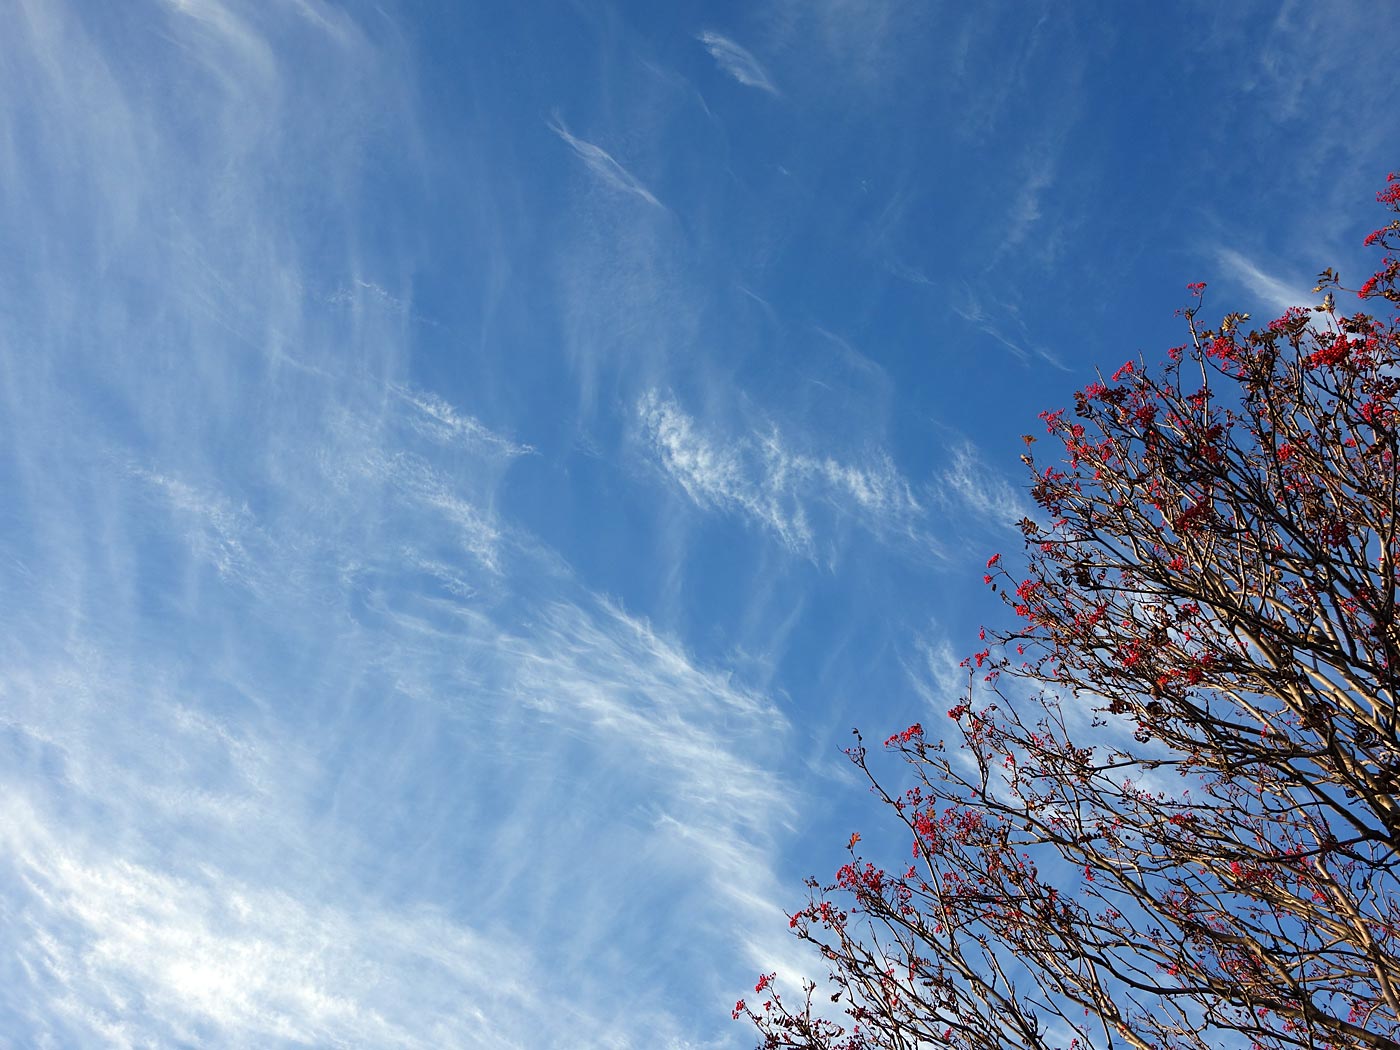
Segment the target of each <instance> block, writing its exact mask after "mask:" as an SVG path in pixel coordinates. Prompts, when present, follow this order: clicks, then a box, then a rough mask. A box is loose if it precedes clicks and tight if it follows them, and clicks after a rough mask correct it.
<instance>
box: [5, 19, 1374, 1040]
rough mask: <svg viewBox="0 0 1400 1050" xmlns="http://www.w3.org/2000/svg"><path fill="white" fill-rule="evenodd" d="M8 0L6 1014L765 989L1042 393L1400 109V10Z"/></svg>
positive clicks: (1286, 270)
mask: <svg viewBox="0 0 1400 1050" xmlns="http://www.w3.org/2000/svg"><path fill="white" fill-rule="evenodd" d="M0 16H3V24H4V26H5V30H4V39H3V42H0V243H3V245H4V246H5V250H4V252H3V253H0V493H3V499H0V944H3V945H4V946H5V947H4V949H3V951H0V1047H4V1048H10V1047H14V1048H31V1047H32V1048H70V1047H131V1048H135V1047H141V1048H187V1047H215V1048H225V1047H227V1048H240V1047H248V1048H284V1047H373V1048H406V1050H407V1048H412V1050H417V1048H425V1050H426V1048H435V1050H436V1048H442V1047H472V1048H483V1050H506V1048H535V1047H604V1048H617V1050H623V1048H638V1050H642V1048H647V1050H650V1048H662V1050H702V1048H704V1050H711V1048H713V1050H721V1048H726V1050H727V1048H741V1047H747V1046H751V1045H752V1044H753V1039H752V1036H751V1035H750V1033H749V1032H748V1031H747V1030H745V1029H744V1028H743V1027H742V1026H741V1025H738V1024H735V1023H733V1022H732V1021H731V1020H730V1017H729V1011H730V1009H731V1007H732V1005H733V1003H734V1000H735V999H736V998H739V997H740V996H742V995H743V994H744V993H745V992H747V991H748V990H749V989H750V988H751V986H752V984H753V982H754V978H755V975H756V974H757V973H758V972H760V971H767V970H774V969H776V970H779V971H782V972H783V973H784V975H785V980H789V981H790V980H791V979H793V976H794V975H799V974H803V973H812V974H814V975H818V974H820V972H821V971H822V969H823V968H822V965H821V963H820V960H814V959H812V958H811V957H810V956H808V955H806V954H804V953H803V952H802V951H801V950H800V946H799V945H798V944H797V943H796V942H795V940H794V939H793V938H792V937H791V935H790V933H789V931H788V924H787V921H786V915H787V914H788V913H790V912H791V911H792V910H794V909H795V908H797V907H799V906H800V905H801V904H802V903H803V901H804V900H805V891H804V889H803V884H802V880H803V879H804V877H806V876H807V875H809V874H817V875H819V876H827V875H829V874H830V873H831V872H832V871H834V869H835V868H836V867H837V866H838V865H839V864H840V863H842V861H843V860H844V858H845V854H844V852H843V848H844V846H845V843H846V841H847V838H848V837H849V834H850V833H851V832H852V831H853V830H856V829H859V830H861V832H862V835H863V836H864V838H865V839H866V841H867V843H871V842H872V841H873V842H874V843H877V844H878V843H880V842H882V841H884V842H885V843H892V846H890V847H889V848H891V849H893V850H894V852H895V854H896V855H898V853H899V851H900V850H903V849H905V848H906V846H905V845H904V844H902V842H900V841H899V836H898V835H897V833H896V831H895V830H894V829H891V828H890V827H889V824H888V822H887V821H886V820H885V819H884V818H883V817H882V815H881V814H880V813H879V810H878V806H877V804H876V803H875V801H874V800H873V799H871V798H870V797H869V795H868V794H867V793H866V791H865V789H864V788H863V787H862V785H861V784H860V783H858V782H857V780H856V777H855V776H854V774H853V770H852V769H851V768H850V766H849V763H848V762H847V761H846V759H845V758H844V757H843V755H842V748H844V747H846V746H848V745H849V743H850V740H851V737H850V732H851V729H852V728H853V727H856V726H859V727H860V728H861V729H862V730H863V731H864V732H865V734H866V736H867V738H870V739H875V740H878V739H883V737H884V736H886V735H887V734H888V733H889V732H891V731H892V730H895V729H898V728H901V727H903V726H905V725H908V724H909V723H910V722H913V721H916V720H921V721H923V722H925V723H926V724H928V725H930V726H932V727H937V726H938V725H939V724H940V720H942V719H944V718H945V714H944V712H945V711H946V709H947V708H948V707H950V706H952V705H953V703H955V702H956V700H957V697H958V694H959V691H960V689H961V688H962V686H963V681H964V679H963V674H964V672H962V671H961V670H960V669H959V667H958V662H959V660H960V659H962V658H963V656H965V655H966V654H967V653H969V652H971V651H972V650H973V649H974V648H976V647H977V645H976V633H977V630H978V627H979V626H980V625H981V624H984V623H986V624H994V623H997V622H1000V621H1001V618H1002V617H1003V615H1004V614H1003V612H1002V611H1001V609H1000V607H999V606H998V605H997V603H996V601H995V599H994V598H993V597H992V596H990V595H988V594H987V593H986V590H985V588H984V587H983V586H982V582H981V576H982V572H983V566H984V564H985V561H986V558H987V557H988V556H989V555H990V554H991V553H994V552H998V551H1003V550H1004V551H1006V552H1008V556H1010V555H1012V554H1014V553H1015V552H1016V551H1017V550H1018V549H1019V544H1020V540H1019V535H1018V533H1017V532H1016V530H1015V528H1014V525H1013V523H1014V522H1015V521H1016V520H1017V519H1019V518H1020V517H1022V516H1023V515H1024V514H1025V513H1027V511H1028V509H1029V504H1028V498H1027V496H1026V479H1025V477H1024V476H1023V474H1022V472H1021V471H1022V467H1021V465H1020V463H1019V462H1018V459H1017V454H1018V452H1019V451H1020V450H1021V435H1022V434H1025V433H1031V432H1035V431H1036V430H1037V429H1038V428H1039V427H1040V425H1041V424H1040V423H1039V421H1038V420H1037V419H1036V416H1037V413H1038V412H1039V411H1041V410H1042V409H1048V408H1056V407H1060V406H1062V405H1064V404H1066V403H1067V402H1069V400H1070V397H1071V394H1072V391H1073V390H1074V389H1075V388H1076V387H1079V386H1082V385H1084V384H1085V383H1087V382H1088V381H1090V380H1092V379H1093V378H1094V376H1095V370H1096V369H1098V368H1102V369H1104V370H1105V371H1106V372H1107V371H1112V370H1114V369H1116V368H1117V367H1118V366H1119V365H1121V364H1122V363H1123V362H1124V361H1125V360H1128V359H1131V358H1136V357H1138V355H1140V354H1141V355H1143V356H1144V357H1145V358H1146V359H1147V360H1148V361H1149V362H1150V361H1153V360H1158V359H1160V358H1161V357H1162V355H1163V354H1164V352H1165V350H1166V348H1168V347H1170V346H1173V345H1176V344H1178V343H1181V342H1184V341H1185V332H1184V329H1183V328H1182V322H1181V320H1180V319H1179V318H1177V317H1174V312H1175V311H1176V310H1177V309H1178V308H1180V307H1182V306H1184V305H1186V303H1187V294H1186V291H1185V285H1186V284H1187V283H1188V282H1191V281H1206V282H1207V283H1208V285H1209V289H1208V291H1207V300H1206V303H1207V312H1210V309H1211V308H1212V307H1214V308H1216V310H1217V311H1218V312H1220V313H1222V314H1223V313H1224V312H1227V311H1229V310H1246V311H1251V312H1253V313H1254V314H1255V316H1256V317H1261V316H1263V315H1265V314H1270V311H1272V312H1273V313H1277V312H1279V311H1280V310H1281V309H1282V308H1283V307H1284V306H1287V305H1290V304H1293V303H1308V302H1311V299H1312V297H1311V295H1310V291H1311V288H1312V285H1313V284H1314V276H1315V275H1316V274H1317V272H1318V271H1319V270H1321V269H1322V268H1323V267H1325V266H1332V267H1334V268H1336V269H1338V270H1339V271H1340V272H1341V275H1342V279H1343V283H1344V284H1348V285H1350V286H1351V287H1355V286H1356V285H1359V284H1360V282H1361V280H1362V279H1363V278H1364V276H1365V275H1366V274H1367V273H1369V270H1368V269H1367V263H1368V257H1367V256H1366V255H1365V254H1364V252H1363V250H1362V248H1361V243H1360V242H1361V239H1362V237H1363V236H1364V235H1365V233H1366V232H1368V231H1369V230H1370V229H1372V228H1373V227H1374V226H1376V225H1380V224H1381V222H1382V216H1381V213H1380V211H1379V210H1378V208H1377V206H1376V205H1375V203H1374V194H1375V191H1376V190H1377V189H1378V188H1379V187H1380V186H1381V185H1382V184H1383V182H1384V178H1385V173H1386V172H1387V171H1388V170H1392V169H1394V168H1395V167H1397V164H1400V161H1397V159H1396V157H1395V156H1394V154H1393V152H1391V150H1390V147H1389V146H1388V143H1389V144H1393V136H1394V114H1395V112H1397V109H1400V106H1398V105H1397V103H1400V80H1397V79H1396V78H1395V77H1394V76H1393V75H1392V74H1391V73H1390V72H1389V71H1388V69H1387V67H1386V64H1385V55H1384V54H1383V49H1382V50H1381V51H1378V50H1377V46H1378V45H1377V41H1381V40H1387V39H1393V38H1394V36H1395V35H1396V33H1397V31H1400V24H1397V23H1400V13H1397V12H1395V11H1392V10H1391V9H1389V8H1388V7H1387V6H1386V5H1373V4H1364V3H1355V4H1329V5H1318V4H1305V3H1281V4H1280V3H1259V4H1252V3H1245V2H1240V3H1231V4H1215V3H1199V4H1193V3H1180V4H1170V5H1150V6H1149V5H1119V4H1111V3H1103V4H1096V3H1082V4H1063V3H1035V2H1031V0H1027V2H1016V3H1005V4H1000V5H998V4H992V3H987V4H975V5H967V4H952V3H936V2H932V0H929V2H922V0H921V2H913V0H909V2H904V0H747V2H744V3H735V4H723V3H694V2H684V0H682V2H676V3H661V4H657V3H640V2H639V3H604V2H601V0H599V2H584V0H579V2H576V3H566V2H558V3H556V2H553V0H531V2H527V3H516V4H502V3H486V2H474V0H453V2H446V0H442V2H434V0H415V2H411V3H410V2H404V3H387V2H380V3H372V2H359V0H347V2H344V3H328V2H322V0H249V2H247V3H239V2H235V0H131V2H124V3H120V4H113V3H106V2H99V0H86V2H70V0H0ZM930 732H931V735H937V734H936V733H934V731H933V730H931V731H930ZM882 836H883V840H882ZM873 848H879V847H878V846H875V847H873Z"/></svg>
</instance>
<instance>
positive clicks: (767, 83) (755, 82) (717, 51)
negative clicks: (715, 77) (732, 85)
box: [698, 30, 778, 95]
mask: <svg viewBox="0 0 1400 1050" xmlns="http://www.w3.org/2000/svg"><path fill="white" fill-rule="evenodd" d="M698 39H699V41H700V42H701V43H702V44H704V45H705V49H706V50H707V51H709V52H710V54H711V55H713V56H714V59H715V61H716V62H717V63H719V67H720V69H722V70H724V71H725V72H726V73H728V74H729V75H730V76H731V77H733V78H734V79H735V80H737V81H738V82H739V83H741V84H744V85H746V86H748V87H753V88H758V89H759V90H760V91H767V92H768V93H769V94H773V95H776V94H777V93H778V89H777V88H776V87H774V86H773V81H772V80H771V79H770V78H769V76H768V73H767V71H766V70H765V69H764V68H763V66H761V65H760V64H759V62H758V59H756V58H754V57H753V55H752V54H751V53H750V52H748V51H747V50H745V49H744V48H742V47H740V46H739V45H738V44H736V43H735V42H734V41H733V40H730V39H729V38H728V37H725V36H721V35H720V34H719V33H714V32H710V31H708V30H707V31H706V32H703V33H701V34H700V36H699V37H698Z"/></svg>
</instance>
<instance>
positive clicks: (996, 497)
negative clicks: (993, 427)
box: [939, 442, 1034, 528]
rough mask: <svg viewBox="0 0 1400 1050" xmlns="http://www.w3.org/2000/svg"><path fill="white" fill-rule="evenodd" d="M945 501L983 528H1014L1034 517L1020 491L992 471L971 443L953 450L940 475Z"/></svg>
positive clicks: (964, 443) (959, 445) (1031, 509)
mask: <svg viewBox="0 0 1400 1050" xmlns="http://www.w3.org/2000/svg"><path fill="white" fill-rule="evenodd" d="M939 481H940V484H941V492H942V494H943V496H944V498H945V500H946V501H949V502H952V503H954V504H956V505H960V506H961V507H962V508H964V509H965V510H967V511H970V512H971V513H972V514H974V515H975V516H976V517H978V518H980V519H981V521H982V523H983V524H984V525H991V526H996V527H999V528H1011V527H1013V526H1014V525H1015V523H1016V522H1018V521H1020V520H1021V519H1022V518H1026V517H1032V518H1033V517H1034V514H1033V508H1032V506H1031V505H1030V503H1029V502H1028V501H1027V500H1026V499H1025V497H1024V496H1023V495H1022V494H1021V493H1020V491H1019V490H1017V489H1016V488H1014V487H1012V485H1011V484H1010V483H1009V482H1007V481H1006V479H1005V478H1004V477H1002V475H1001V474H1000V473H998V472H997V471H995V470H993V469H992V468H991V467H989V466H988V465H987V464H986V463H985V462H983V460H982V458H981V457H980V456H979V455H978V453H977V449H976V448H975V447H974V446H973V445H972V444H970V443H969V442H962V443H961V444H958V445H956V446H954V448H953V449H952V460H951V462H950V463H949V464H948V466H947V467H946V468H945V469H944V470H943V471H942V472H941V473H940V474H939Z"/></svg>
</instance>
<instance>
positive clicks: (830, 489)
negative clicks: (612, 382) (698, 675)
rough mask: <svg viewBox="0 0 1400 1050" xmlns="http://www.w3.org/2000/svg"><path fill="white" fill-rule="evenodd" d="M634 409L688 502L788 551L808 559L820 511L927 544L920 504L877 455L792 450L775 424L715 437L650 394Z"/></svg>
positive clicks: (665, 400) (649, 441)
mask: <svg viewBox="0 0 1400 1050" xmlns="http://www.w3.org/2000/svg"><path fill="white" fill-rule="evenodd" d="M637 414H638V418H639V420H640V422H641V424H642V431H643V436H644V438H645V440H646V442H647V444H648V446H649V447H650V450H651V451H652V452H653V454H654V455H655V456H656V457H657V459H658V460H659V461H660V465H661V466H662V468H663V469H664V470H665V471H666V472H667V474H668V475H669V476H670V477H671V478H673V479H674V480H675V481H676V483H677V484H679V485H680V486H681V488H682V489H684V491H685V493H686V495H688V496H689V497H690V498H691V500H693V501H694V502H695V503H696V504H697V505H699V506H701V507H705V508H707V509H713V510H722V511H729V512H734V513H738V514H739V515H741V516H743V517H746V518H748V519H750V520H752V521H754V522H755V523H757V524H758V525H760V526H762V527H763V528H766V529H768V530H770V531H771V532H773V533H774V534H775V535H776V536H777V538H778V539H779V540H780V541H781V542H782V544H783V545H784V546H785V547H787V548H788V549H789V550H790V551H793V552H794V553H797V554H801V555H803V556H805V557H814V556H815V554H816V550H817V546H818V536H817V531H816V528H817V526H816V525H815V524H814V521H815V519H817V518H819V517H821V516H823V512H827V513H834V514H835V515H836V516H837V517H846V518H850V519H853V520H855V521H856V522H858V523H859V524H861V525H862V526H863V527H864V528H866V529H867V530H869V531H870V532H872V533H873V534H875V535H876V536H878V537H880V538H882V539H893V538H903V539H916V540H918V541H920V542H923V543H928V542H930V541H929V540H928V538H927V537H926V536H924V535H923V534H922V532H921V530H920V524H921V521H922V518H923V516H924V510H923V507H922V506H921V505H920V503H919V501H918V500H917V499H916V498H915V496H914V493H913V490H912V488H911V487H910V485H909V484H908V482H907V481H905V479H904V478H903V477H902V476H901V475H900V473H899V471H898V470H897V469H896V468H895V466H894V464H893V463H892V462H891V461H890V459H889V457H888V456H886V455H884V454H883V453H877V454H875V455H873V456H871V457H870V458H869V459H867V460H866V461H865V462H863V463H849V462H842V461H840V460H838V459H836V458H834V457H831V456H820V455H813V454H810V453H804V452H799V451H795V450H793V449H791V448H790V447H788V445H787V444H786V442H785V441H784V439H783V437H782V434H781V433H780V432H779V431H778V430H777V429H776V428H773V429H770V430H769V431H767V432H766V433H753V434H746V435H743V436H741V437H739V438H737V439H728V440H724V439H720V438H718V437H715V436H712V435H711V434H709V433H706V432H705V431H703V430H702V429H701V427H700V426H699V425H698V424H697V423H696V421H695V420H694V419H692V418H691V417H690V416H689V415H688V414H687V413H686V412H685V411H684V410H683V409H682V408H681V407H680V406H679V405H678V404H677V403H676V401H675V400H673V399H671V398H663V397H662V396H661V395H659V394H658V393H657V392H655V391H650V392H648V393H647V394H645V395H644V396H643V397H642V398H641V399H640V401H639V402H638V404H637Z"/></svg>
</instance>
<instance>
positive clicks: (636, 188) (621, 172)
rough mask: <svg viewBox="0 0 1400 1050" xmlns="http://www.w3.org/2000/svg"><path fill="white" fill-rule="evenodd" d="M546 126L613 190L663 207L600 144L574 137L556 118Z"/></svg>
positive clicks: (656, 206)
mask: <svg viewBox="0 0 1400 1050" xmlns="http://www.w3.org/2000/svg"><path fill="white" fill-rule="evenodd" d="M548 126H549V130H550V131H552V132H554V134H556V135H558V136H559V138H560V139H562V140H563V141H564V144H565V145H566V146H568V147H569V149H571V150H573V151H574V155H575V156H576V157H578V159H579V160H581V161H583V163H584V164H586V165H587V166H588V169H589V170H590V171H591V172H593V174H594V175H596V176H597V177H598V178H599V179H601V180H602V181H603V182H604V183H606V184H607V185H609V186H611V187H612V188H613V189H615V190H620V191H621V192H623V193H630V194H632V195H633V196H636V197H640V198H641V199H642V200H644V201H646V202H647V203H648V204H650V205H652V206H653V207H655V208H660V207H663V205H662V203H661V202H660V201H659V200H657V199H656V197H655V195H653V194H652V192H651V190H649V189H647V188H646V186H644V185H643V184H642V182H641V180H640V179H638V178H637V177H636V176H635V175H633V174H632V173H631V172H630V171H628V170H627V169H626V168H624V167H623V166H622V165H621V164H619V163H618V162H617V161H616V160H614V159H613V156H612V154H610V153H608V152H607V151H606V150H605V149H603V148H602V147H601V146H595V145H594V144H593V143H591V142H585V141H584V140H583V139H580V138H575V137H574V136H573V135H571V134H570V133H569V129H568V128H566V127H564V125H563V124H562V123H561V122H560V121H559V120H558V118H554V119H552V120H550V121H548Z"/></svg>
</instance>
